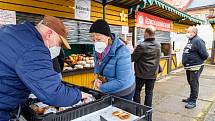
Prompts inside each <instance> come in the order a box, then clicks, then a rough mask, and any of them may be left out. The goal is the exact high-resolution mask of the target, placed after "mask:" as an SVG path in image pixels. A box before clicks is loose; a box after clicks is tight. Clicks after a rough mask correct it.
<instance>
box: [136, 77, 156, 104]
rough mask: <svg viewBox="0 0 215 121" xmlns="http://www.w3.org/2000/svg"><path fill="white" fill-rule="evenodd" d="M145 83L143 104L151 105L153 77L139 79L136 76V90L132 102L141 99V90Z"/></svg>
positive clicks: (138, 101)
mask: <svg viewBox="0 0 215 121" xmlns="http://www.w3.org/2000/svg"><path fill="white" fill-rule="evenodd" d="M144 84H145V101H144V105H147V106H150V107H151V106H152V98H153V89H154V84H155V79H141V78H138V77H136V91H135V93H134V102H137V103H140V101H141V96H140V94H141V90H142V87H143V86H144Z"/></svg>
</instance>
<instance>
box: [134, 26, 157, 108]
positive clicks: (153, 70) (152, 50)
mask: <svg viewBox="0 0 215 121" xmlns="http://www.w3.org/2000/svg"><path fill="white" fill-rule="evenodd" d="M154 35H155V28H154V27H149V28H146V30H145V33H144V38H145V40H144V41H143V42H142V43H141V44H140V45H138V46H137V47H136V49H135V50H134V52H133V54H132V61H134V68H135V76H136V92H135V94H134V101H135V102H137V103H140V93H141V90H142V87H143V86H144V84H145V87H146V88H145V94H146V95H145V102H144V104H145V105H147V106H150V107H151V106H152V97H153V88H154V83H155V80H156V77H157V73H158V68H159V62H160V53H161V46H160V44H159V43H158V42H156V41H155V37H154Z"/></svg>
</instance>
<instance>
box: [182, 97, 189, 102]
mask: <svg viewBox="0 0 215 121" xmlns="http://www.w3.org/2000/svg"><path fill="white" fill-rule="evenodd" d="M189 101H190V98H187V99H182V102H184V103H188V102H189Z"/></svg>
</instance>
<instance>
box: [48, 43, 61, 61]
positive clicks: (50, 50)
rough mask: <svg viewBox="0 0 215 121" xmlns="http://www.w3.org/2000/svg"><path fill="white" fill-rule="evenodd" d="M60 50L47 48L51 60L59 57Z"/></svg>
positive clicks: (54, 47)
mask: <svg viewBox="0 0 215 121" xmlns="http://www.w3.org/2000/svg"><path fill="white" fill-rule="evenodd" d="M60 49H61V47H58V46H53V47H51V48H49V52H50V54H51V59H53V58H56V57H57V56H58V55H60Z"/></svg>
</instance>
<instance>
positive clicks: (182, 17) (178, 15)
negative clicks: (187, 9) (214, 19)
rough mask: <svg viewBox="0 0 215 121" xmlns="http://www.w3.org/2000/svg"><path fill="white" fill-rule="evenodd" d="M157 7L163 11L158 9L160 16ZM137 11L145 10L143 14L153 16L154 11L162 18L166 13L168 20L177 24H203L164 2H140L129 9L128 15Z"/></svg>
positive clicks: (156, 0) (142, 0)
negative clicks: (184, 22) (189, 22)
mask: <svg viewBox="0 0 215 121" xmlns="http://www.w3.org/2000/svg"><path fill="white" fill-rule="evenodd" d="M151 6H153V7H151ZM156 6H157V7H156ZM158 7H160V8H162V9H163V10H162V9H160V11H161V13H160V14H159V12H160V11H159V8H158ZM147 8H148V9H147ZM139 9H140V10H143V11H144V9H146V10H145V11H144V12H146V13H147V11H148V12H149V13H151V14H153V12H154V11H156V12H157V14H158V15H160V16H162V17H163V16H164V17H165V14H166V12H168V13H169V16H170V17H169V18H170V19H172V20H173V21H175V22H179V23H180V22H182V23H183V21H187V22H188V21H191V22H192V24H203V23H204V21H203V20H200V19H197V18H194V17H192V16H190V15H188V14H186V13H184V12H182V11H180V10H178V9H177V8H175V7H173V6H171V5H169V4H167V3H165V2H162V1H160V0H141V2H140V3H139V4H136V5H134V6H132V7H131V8H130V10H129V13H132V11H136V10H139ZM164 10H165V11H166V12H165V11H164ZM155 15H156V13H155ZM171 15H172V16H174V18H172V17H171Z"/></svg>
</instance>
